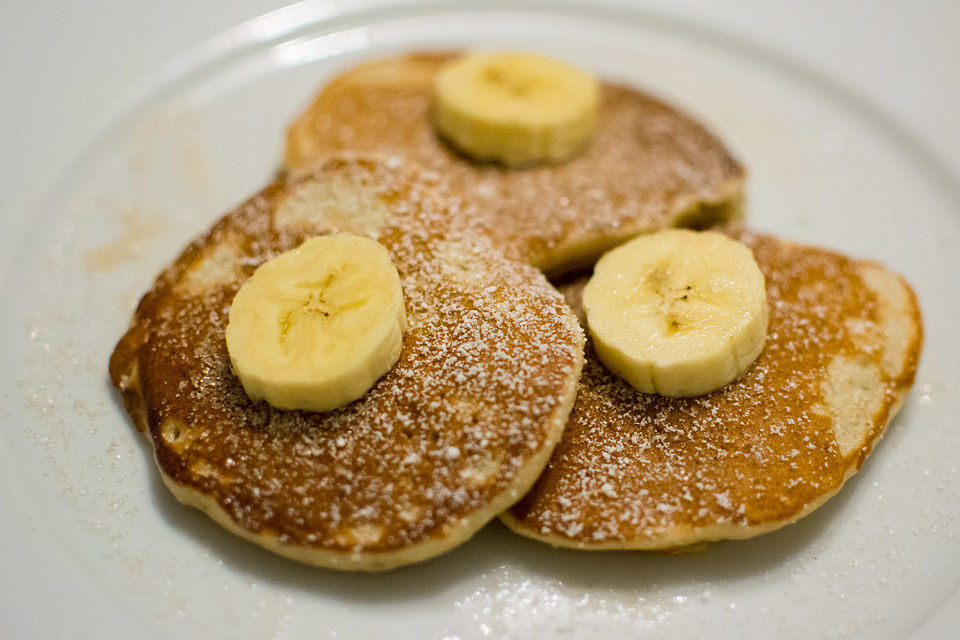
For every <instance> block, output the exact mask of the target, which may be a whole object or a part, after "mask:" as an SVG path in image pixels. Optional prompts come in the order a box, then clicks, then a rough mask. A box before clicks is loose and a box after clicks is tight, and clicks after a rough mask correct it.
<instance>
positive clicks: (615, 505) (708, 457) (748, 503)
mask: <svg viewBox="0 0 960 640" xmlns="http://www.w3.org/2000/svg"><path fill="white" fill-rule="evenodd" d="M738 239H739V240H741V241H742V242H744V243H745V244H746V245H747V246H748V247H750V248H751V249H752V250H753V252H754V254H755V257H756V260H757V263H758V264H759V266H760V269H761V271H763V273H764V277H765V279H766V289H767V304H768V311H769V328H768V332H767V341H766V345H765V347H764V350H763V352H762V354H761V355H760V357H759V359H758V360H757V361H756V362H755V363H754V365H753V367H752V368H751V369H750V370H749V371H748V372H747V373H746V374H745V375H744V377H743V378H741V379H740V380H738V381H735V382H732V383H730V384H728V385H726V386H725V387H722V388H721V389H719V390H717V391H714V392H712V393H710V394H706V395H703V396H699V397H694V398H665V397H663V396H658V395H646V394H642V393H639V392H637V391H635V390H634V389H633V388H632V387H630V386H629V385H628V384H627V383H626V382H624V381H622V380H620V379H619V378H617V377H616V376H614V375H613V374H612V373H610V372H609V371H608V370H607V369H606V368H604V367H603V365H602V364H600V362H599V360H598V359H597V357H596V355H595V353H594V352H593V349H592V348H591V346H590V345H589V344H588V346H587V356H586V364H585V365H584V370H583V375H582V377H581V380H580V391H579V395H578V397H577V401H576V403H575V405H574V409H573V411H572V413H571V416H570V421H569V423H568V425H567V428H566V431H565V432H564V434H563V438H562V440H561V442H560V444H559V445H558V446H557V448H556V449H555V450H554V453H553V457H552V458H551V461H550V463H549V465H548V466H547V469H546V470H545V471H544V473H543V475H542V476H541V477H540V479H539V480H538V481H537V484H536V485H535V486H534V488H533V489H532V490H531V491H530V493H529V494H527V495H526V496H525V497H524V498H523V499H522V500H521V501H520V502H518V503H517V504H516V505H515V506H514V507H513V508H512V509H510V510H509V511H508V512H507V513H505V514H504V515H503V516H502V518H503V520H504V522H505V523H506V524H507V525H508V526H509V527H511V528H512V529H513V530H515V531H516V532H518V533H520V534H523V535H526V536H529V537H532V538H535V539H538V540H542V541H544V542H548V543H550V544H553V545H558V546H565V547H575V548H581V549H664V548H672V547H679V546H683V545H689V544H694V543H698V542H704V541H710V540H718V539H724V538H746V537H750V536H753V535H757V534H760V533H764V532H767V531H771V530H773V529H776V528H778V527H780V526H783V525H785V524H788V523H790V522H793V521H795V520H796V519H798V518H800V517H802V516H803V515H805V514H807V513H809V512H810V511H812V510H813V509H814V508H816V507H817V506H819V505H820V504H822V503H823V502H824V501H825V500H826V499H827V498H829V497H830V496H832V495H833V494H834V493H836V492H837V491H838V490H839V489H840V486H841V485H842V484H843V482H844V481H845V480H846V479H847V478H849V477H850V476H851V475H853V474H854V473H855V472H856V471H857V469H859V468H860V465H861V464H862V463H863V461H864V459H865V457H866V455H867V454H868V453H869V452H870V450H871V449H872V448H873V446H874V444H875V443H876V442H877V440H878V439H879V438H880V436H881V435H882V432H883V429H884V427H885V426H886V425H887V424H888V423H889V421H890V420H891V418H892V417H893V415H894V414H895V413H896V412H897V410H898V409H899V407H900V404H901V402H902V401H903V398H904V396H905V395H906V392H907V390H908V389H909V387H910V385H911V384H912V382H913V378H914V375H915V372H916V366H917V361H918V358H919V354H920V349H921V344H922V339H923V330H922V324H921V319H920V311H919V308H918V306H917V301H916V298H915V296H914V294H913V292H912V291H911V289H910V288H909V286H908V285H907V284H906V283H905V282H904V281H903V279H902V278H900V276H898V275H896V274H894V273H893V272H892V271H890V270H888V269H887V268H885V267H883V266H882V265H880V264H877V263H875V262H870V261H866V260H856V259H852V258H846V257H844V256H841V255H838V254H836V253H832V252H829V251H824V250H820V249H814V248H811V247H804V246H800V245H796V244H791V243H788V242H785V241H781V240H777V239H774V238H772V237H769V236H763V235H759V234H752V233H743V234H740V235H739V236H738ZM584 283H585V280H584V279H580V280H576V281H571V282H570V283H568V284H567V285H565V286H564V287H563V289H564V293H565V295H566V296H567V298H568V301H569V302H570V303H571V306H573V307H574V308H575V309H576V310H578V312H580V293H581V292H582V288H583V285H584Z"/></svg>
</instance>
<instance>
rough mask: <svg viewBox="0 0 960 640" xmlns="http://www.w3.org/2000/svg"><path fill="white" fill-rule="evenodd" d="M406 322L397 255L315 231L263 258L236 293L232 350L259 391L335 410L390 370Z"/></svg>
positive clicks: (273, 399) (257, 395) (246, 381)
mask: <svg viewBox="0 0 960 640" xmlns="http://www.w3.org/2000/svg"><path fill="white" fill-rule="evenodd" d="M405 326H406V314H405V310H404V303H403V291H402V289H401V287H400V276H399V274H398V273H397V269H396V268H395V267H394V266H393V264H392V263H391V261H390V254H389V253H388V252H387V250H386V249H385V248H384V247H383V246H382V245H381V244H379V243H377V242H375V241H373V240H370V239H368V238H364V237H361V236H357V235H353V234H349V233H344V234H339V235H332V236H322V237H318V238H312V239H310V240H307V241H306V242H304V243H303V244H302V245H300V246H299V247H298V248H296V249H294V250H292V251H288V252H286V253H283V254H280V255H278V256H276V257H275V258H273V259H271V260H269V261H268V262H265V263H264V264H262V265H260V267H259V268H257V270H256V271H255V272H254V274H253V276H251V277H250V279H249V280H247V281H246V282H245V283H244V285H243V286H242V287H241V288H240V291H238V292H237V295H236V297H234V299H233V304H232V305H231V307H230V318H229V322H228V324H227V336H226V338H227V350H228V351H229V352H230V361H231V363H232V364H233V369H234V371H235V372H236V374H237V376H238V377H239V378H240V382H241V383H242V384H243V388H244V390H245V391H246V392H247V395H248V396H250V398H251V399H252V400H266V401H267V402H268V403H270V404H271V405H273V406H274V407H277V408H278V409H306V410H308V411H329V410H331V409H335V408H337V407H340V406H343V405H345V404H349V403H350V402H353V401H354V400H356V399H358V398H360V397H361V396H363V395H364V394H365V393H366V392H367V391H368V390H370V388H371V387H372V386H373V385H374V384H375V383H376V382H377V380H379V379H380V377H381V376H383V374H385V373H386V372H387V371H389V370H390V368H391V367H392V366H393V365H394V364H395V363H396V361H397V359H398V358H399V357H400V350H401V347H402V343H403V331H404V329H405Z"/></svg>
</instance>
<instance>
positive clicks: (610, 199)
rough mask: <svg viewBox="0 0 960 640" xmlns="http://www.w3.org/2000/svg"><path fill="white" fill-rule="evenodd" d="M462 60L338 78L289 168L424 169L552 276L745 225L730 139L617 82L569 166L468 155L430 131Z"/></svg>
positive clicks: (323, 95) (398, 61) (362, 70)
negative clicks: (614, 251)
mask: <svg viewBox="0 0 960 640" xmlns="http://www.w3.org/2000/svg"><path fill="white" fill-rule="evenodd" d="M455 55H456V54H452V53H413V54H408V55H405V56H400V57H396V58H387V59H382V60H377V61H374V62H370V63H367V64H363V65H360V66H358V67H355V68H353V69H351V70H349V71H347V72H346V73H344V74H342V75H341V76H339V77H337V78H335V79H334V80H333V81H332V82H330V83H329V84H328V85H327V86H326V87H324V88H323V89H322V90H321V92H320V93H319V95H318V96H317V97H316V99H315V100H314V102H313V103H312V104H311V105H310V106H309V107H308V108H307V109H306V111H304V112H303V113H302V114H301V115H300V116H299V117H298V118H297V119H296V120H295V121H294V122H293V124H292V125H291V126H290V128H289V130H288V132H287V146H286V164H287V167H288V168H297V167H303V166H307V165H309V164H310V163H311V162H314V161H315V160H316V159H317V158H321V157H324V156H325V155H327V154H330V153H338V152H344V151H345V152H351V153H352V152H361V153H369V152H376V153H381V154H388V155H394V156H398V157H405V158H411V159H414V160H416V161H418V162H420V163H421V164H423V165H425V166H426V167H428V168H430V169H432V170H435V171H436V172H438V173H439V174H441V175H442V176H443V179H444V180H446V181H448V182H449V183H450V185H451V188H452V190H453V191H454V192H456V193H458V194H460V195H462V196H463V197H464V199H465V200H466V201H467V202H468V203H469V204H470V205H471V209H472V211H470V212H467V213H469V214H470V215H471V216H475V217H476V218H477V219H478V220H479V221H480V223H481V224H482V225H483V226H484V227H485V233H486V235H487V236H488V237H490V238H491V239H492V240H493V243H494V245H495V246H497V247H500V248H501V249H502V250H503V251H504V252H505V253H506V254H507V256H508V257H510V258H513V259H516V260H519V261H521V262H524V263H528V264H532V265H534V266H536V267H538V268H540V269H541V270H543V271H545V272H546V273H548V274H550V275H557V274H559V273H563V272H570V271H573V270H576V269H579V268H583V267H586V266H590V265H592V264H593V262H595V261H596V259H597V258H598V257H599V256H600V255H601V254H602V253H603V252H604V251H606V250H607V249H609V248H611V247H613V246H615V245H616V244H619V243H620V242H623V241H624V240H626V239H628V238H630V237H631V236H633V235H636V234H637V233H640V232H644V231H651V230H653V229H659V228H662V227H665V226H693V227H704V226H709V225H711V224H715V223H720V222H725V221H729V220H731V219H733V218H736V217H738V216H739V215H740V207H741V200H742V191H743V182H744V171H743V168H742V167H741V166H740V164H739V163H738V162H737V161H736V160H735V159H734V158H733V157H731V155H730V154H729V153H728V152H727V150H726V149H725V148H724V147H723V145H722V144H721V143H720V141H719V140H717V139H716V138H715V137H714V136H713V135H712V134H710V132H708V131H707V130H706V129H705V128H704V127H703V126H701V125H700V124H698V123H697V122H696V121H694V120H693V119H691V118H689V117H688V116H686V115H684V114H682V113H680V112H679V111H677V110H676V109H674V108H673V107H671V106H669V105H667V104H664V103H663V102H660V101H659V100H656V99H655V98H652V97H650V96H648V95H645V94H643V93H640V92H638V91H635V90H632V89H628V88H626V87H622V86H618V85H614V84H609V83H605V84H603V86H602V90H601V109H600V114H599V119H598V125H597V130H596V132H595V134H594V135H593V137H592V139H591V140H590V142H589V143H588V145H587V146H586V148H585V149H584V150H583V152H582V153H581V154H580V155H579V156H577V157H575V158H573V159H572V160H570V161H568V162H565V163H563V164H557V165H548V166H541V167H536V168H529V169H505V168H502V167H498V166H496V165H492V164H478V163H475V162H473V161H471V160H469V159H467V158H465V157H463V156H461V155H458V154H457V153H456V152H454V151H453V150H451V148H449V147H448V146H447V145H446V144H445V143H443V142H442V141H441V140H439V139H438V138H437V136H436V135H435V133H434V130H433V127H432V125H431V122H430V109H431V102H432V100H433V81H434V77H435V75H436V73H437V70H438V69H439V68H440V66H441V65H442V64H443V63H445V62H447V61H448V60H450V59H452V58H453V57H454V56H455Z"/></svg>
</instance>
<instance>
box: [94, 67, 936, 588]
mask: <svg viewBox="0 0 960 640" xmlns="http://www.w3.org/2000/svg"><path fill="white" fill-rule="evenodd" d="M454 56H455V54H449V53H414V54H408V55H405V56H401V57H398V58H390V59H384V60H378V61H374V62H371V63H367V64H364V65H361V66H359V67H356V68H354V69H352V70H350V71H348V72H346V73H345V74H343V75H341V76H340V77H338V78H336V79H334V80H333V81H332V82H330V83H329V84H328V85H327V86H325V87H324V88H323V89H322V90H321V92H320V93H319V95H318V96H317V98H316V99H315V101H314V102H313V103H312V104H311V105H310V106H309V107H308V108H307V109H306V111H304V112H303V113H302V114H301V115H300V116H299V117H298V118H297V119H296V120H295V122H294V123H293V124H292V126H291V127H290V129H289V132H288V138H287V147H286V169H287V171H286V175H285V177H284V178H282V179H280V180H279V181H277V182H276V183H274V184H272V185H270V186H269V187H267V188H266V189H265V190H263V191H262V192H260V193H258V194H256V195H255V196H253V197H252V198H251V199H249V200H248V201H247V202H245V203H244V204H243V205H241V206H240V207H239V208H238V209H236V210H235V211H233V212H230V213H228V214H227V215H225V216H224V217H223V218H222V219H221V220H220V221H219V222H217V223H216V224H215V225H214V226H213V227H212V228H211V229H210V230H209V231H208V232H207V233H205V234H204V235H202V236H201V237H199V238H198V239H196V240H195V241H194V242H193V243H192V244H190V245H189V246H188V247H187V248H186V249H185V250H184V251H183V253H182V254H181V255H180V256H179V257H178V258H177V259H176V260H175V261H174V262H173V263H172V264H171V265H170V266H169V267H167V268H166V269H165V270H164V271H163V272H162V273H161V274H160V275H159V277H158V278H157V281H156V283H155V284H154V286H153V287H152V289H151V290H150V291H149V292H147V294H146V295H145V296H144V297H143V299H142V300H141V302H140V304H139V306H138V308H137V310H136V312H135V314H134V317H133V320H132V323H131V326H130V329H129V331H128V332H127V333H126V335H125V336H124V337H123V338H122V339H121V341H120V343H119V344H118V345H117V348H116V350H115V351H114V353H113V356H112V357H111V361H110V373H111V376H112V379H113V381H114V384H115V385H116V386H117V387H118V388H119V389H120V390H121V391H122V393H123V397H124V400H125V402H126V406H127V409H128V411H129V413H130V414H131V416H132V417H133V420H134V422H135V424H136V425H137V427H138V428H139V429H140V430H141V431H143V432H144V433H145V434H146V435H147V436H148V438H149V440H150V442H151V443H152V445H153V448H154V451H155V455H156V461H157V464H158V466H159V469H160V471H161V474H162V477H163V479H164V482H165V483H166V484H167V486H168V487H169V488H170V489H171V491H172V492H173V493H174V495H175V496H176V497H177V498H178V499H179V500H180V501H182V502H184V503H187V504H190V505H193V506H195V507H198V508H201V509H203V510H204V511H206V512H207V513H208V514H210V516H211V517H213V518H214V519H215V520H216V521H217V522H219V523H220V524H222V525H223V526H224V527H226V528H227V529H229V530H230V531H232V532H234V533H236V534H238V535H240V536H242V537H244V538H247V539H249V540H252V541H254V542H257V543H259V544H261V545H263V546H264V547H266V548H268V549H270V550H272V551H275V552H277V553H280V554H283V555H286V556H289V557H292V558H295V559H298V560H302V561H305V562H310V563H313V564H317V565H321V566H326V567H333V568H339V569H364V570H379V569H387V568H391V567H395V566H399V565H402V564H407V563H410V562H415V561H419V560H423V559H426V558H429V557H431V556H434V555H437V554H439V553H441V552H443V551H445V550H447V549H450V548H452V547H453V546H455V545H457V544H460V543H461V542H463V541H464V540H466V539H467V538H469V536H470V535H472V534H473V533H474V532H475V531H477V530H478V529H479V528H481V527H482V526H483V525H484V524H485V523H486V522H488V521H489V520H490V519H492V518H494V517H496V516H497V515H498V514H499V515H500V517H501V518H502V520H503V521H504V522H505V523H506V524H507V525H508V526H509V527H510V528H511V529H512V530H514V531H516V532H517V533H519V534H521V535H525V536H528V537H531V538H535V539H537V540H542V541H544V542H547V543H550V544H553V545H558V546H568V547H576V548H581V549H669V548H675V547H680V546H684V545H691V544H695V543H700V542H705V541H711V540H719V539H725V538H746V537H750V536H753V535H757V534H759V533H763V532H766V531H770V530H773V529H776V528H778V527H780V526H783V525H785V524H788V523H790V522H793V521H795V520H797V519H798V518H800V517H802V516H804V515H806V514H807V513H809V512H810V511H812V510H813V509H815V508H816V507H817V506H819V505H820V504H822V503H823V502H824V501H825V500H826V499H828V498H829V497H830V496H832V495H833V494H835V493H836V492H837V491H838V490H839V489H840V487H841V486H842V485H843V483H844V482H845V481H846V480H847V479H848V478H849V477H850V476H851V475H853V474H854V473H855V472H856V471H857V470H858V469H859V468H860V466H861V465H862V463H863V461H864V459H865V458H866V456H867V454H868V453H869V452H870V450H871V449H872V448H873V446H874V445H875V444H876V442H877V440H878V439H879V438H880V436H881V435H882V433H883V429H884V427H885V426H886V425H887V424H888V423H889V421H890V419H891V418H892V417H893V415H894V414H895V413H896V411H897V410H898V409H899V407H900V405H901V403H902V402H903V400H904V397H905V395H906V393H907V391H908V390H909V388H910V385H911V384H912V382H913V378H914V374H915V371H916V366H917V361H918V358H919V353H920V348H921V343H922V325H921V320H920V311H919V308H918V306H917V301H916V297H915V296H914V294H913V292H912V290H911V289H910V287H909V286H908V285H907V284H906V283H905V282H904V280H903V279H902V278H901V277H900V276H898V275H897V274H895V273H893V272H892V271H890V270H889V269H887V268H886V267H884V266H882V265H880V264H878V263H875V262H872V261H867V260H858V259H854V258H849V257H845V256H842V255H839V254H836V253H833V252H829V251H825V250H821V249H816V248H812V247H806V246H800V245H796V244H793V243H790V242H788V241H785V240H780V239H777V238H773V237H770V236H767V235H763V234H759V233H754V232H751V231H747V230H745V229H743V228H742V226H741V225H742V222H741V211H742V202H743V188H744V181H745V172H744V170H743V168H742V167H741V166H740V164H739V163H738V162H737V161H736V160H735V159H734V158H732V157H731V155H730V154H729V153H728V152H727V151H726V150H725V149H724V147H723V145H722V144H721V143H720V141H719V140H717V139H716V138H715V137H714V136H713V135H712V134H711V133H710V132H708V131H707V130H706V129H705V128H704V127H703V126H701V125H700V124H698V123H697V122H696V121H694V120H693V119H691V118H690V117H688V116H686V115H684V114H682V113H680V112H679V111H677V110H676V109H674V108H673V107H671V106H669V105H666V104H664V103H663V102H660V101H659V100H656V99H655V98H652V97H650V96H647V95H645V94H643V93H640V92H638V91H635V90H633V89H630V88H626V87H622V86H617V85H612V84H601V86H600V103H599V105H600V106H599V111H598V114H597V121H596V129H595V131H594V132H593V135H592V136H591V138H590V139H589V141H588V142H587V144H586V146H585V147H584V148H583V149H582V150H580V152H579V153H578V154H577V155H576V156H575V157H573V158H572V159H570V160H568V161H565V162H561V163H551V164H546V165H540V166H534V167H526V168H507V167H504V166H500V165H497V164H490V163H478V162H475V161H473V160H471V159H469V158H468V157H466V156H464V155H462V154H461V153H458V152H457V151H455V150H453V149H452V148H451V147H450V146H449V145H448V144H447V143H446V142H444V141H443V140H441V139H440V138H439V137H438V136H437V134H436V132H435V130H434V127H433V126H432V124H431V108H432V104H433V97H434V81H435V78H436V75H437V74H438V72H439V71H440V69H441V68H442V67H443V65H445V64H446V63H448V62H449V61H450V60H451V59H452V58H453V57H454ZM812 215H816V213H815V212H813V214H812ZM674 226H681V227H691V228H696V229H702V228H707V227H718V228H720V229H721V230H722V231H723V232H724V233H726V234H728V235H729V236H731V237H733V238H734V239H736V240H738V241H739V242H742V243H744V244H745V245H746V246H747V247H749V248H750V250H751V251H752V252H753V254H754V257H755V259H756V262H757V264H758V265H759V267H760V270H761V271H762V273H763V276H764V278H765V282H766V285H765V286H766V295H767V305H768V310H769V325H768V329H767V338H766V344H765V347H764V350H763V352H762V353H761V355H760V357H759V359H758V360H757V361H756V362H755V363H754V364H753V365H752V367H751V368H750V369H749V370H748V371H747V373H746V374H745V375H744V376H743V377H741V378H740V379H738V380H736V381H734V382H731V383H729V384H727V385H725V386H723V387H721V388H720V389H717V390H716V391H713V392H711V393H708V394H705V395H700V396H695V397H689V398H668V397H664V396H660V395H656V394H644V393H640V392H639V391H637V390H635V389H634V388H633V387H631V386H630V385H628V384H627V383H626V382H624V381H622V380H621V379H620V378H618V377H617V376H615V375H614V374H612V373H611V372H610V371H609V370H608V369H607V368H605V367H604V365H603V364H602V363H601V362H600V360H599V359H598V358H597V356H596V353H595V351H594V349H593V348H592V346H591V344H590V342H589V340H586V341H585V339H584V334H583V331H582V329H581V327H580V326H579V324H578V320H579V322H580V323H583V322H584V316H583V312H582V303H581V292H582V290H583V286H584V283H585V281H586V279H587V278H588V277H589V269H590V268H591V267H592V265H593V264H594V262H595V261H596V260H597V259H598V258H599V257H600V256H601V255H602V254H603V253H604V252H605V251H607V250H608V249H610V248H611V247H614V246H616V245H619V244H620V243H622V242H624V241H625V240H627V239H629V238H631V237H633V236H635V235H637V234H641V233H646V232H651V231H655V230H658V229H662V228H665V227H674ZM340 232H350V233H355V234H359V235H364V236H367V237H370V238H373V239H375V240H377V241H378V242H380V243H381V244H383V245H384V246H385V247H386V248H387V250H388V251H389V253H390V255H391V258H392V260H393V263H394V264H395V266H396V267H397V270H398V272H399V274H400V277H401V282H402V286H403V294H404V298H405V302H406V308H407V314H408V321H409V327H408V330H407V332H406V333H405V335H404V339H403V349H402V352H401V356H400V360H399V361H398V362H397V363H396V364H395V365H394V367H393V368H392V369H391V370H390V371H389V372H388V373H387V374H386V375H385V376H384V377H383V378H381V379H380V380H379V381H378V382H377V383H376V385H375V386H374V387H373V388H372V389H371V390H370V391H369V392H367V394H366V395H365V396H364V397H362V398H361V399H360V400H357V401H356V402H353V403H351V404H349V405H347V406H344V407H341V408H339V409H335V410H333V411H328V412H322V413H314V412H307V411H290V410H280V409H276V408H274V407H271V406H270V405H268V404H266V403H264V402H254V401H252V400H250V399H249V398H248V397H247V395H246V394H245V393H244V389H243V387H242V386H241V384H240V382H239V381H238V380H237V377H236V375H235V374H234V372H233V370H232V368H231V363H230V357H229V354H228V350H227V346H226V342H225V338H224V333H225V326H226V322H227V317H228V315H229V311H230V305H231V302H232V300H233V296H234V295H235V294H236V292H237V291H238V289H239V288H240V287H241V286H242V284H243V283H244V282H245V281H246V280H247V279H248V278H249V277H250V275H251V274H252V273H253V271H254V270H255V269H256V268H257V266H258V265H260V264H262V263H264V262H266V261H267V260H269V259H270V258H272V257H274V256H276V255H278V254H280V253H282V252H285V251H288V250H290V249H292V248H294V247H296V246H298V245H299V244H300V243H301V242H303V241H304V240H305V239H307V238H310V237H312V236H317V235H324V234H331V233H340ZM547 277H550V278H552V279H553V280H552V281H548V280H547ZM558 290H559V291H558Z"/></svg>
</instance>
